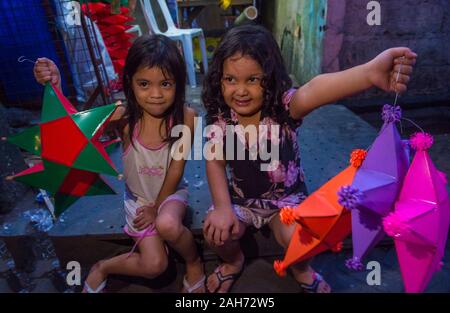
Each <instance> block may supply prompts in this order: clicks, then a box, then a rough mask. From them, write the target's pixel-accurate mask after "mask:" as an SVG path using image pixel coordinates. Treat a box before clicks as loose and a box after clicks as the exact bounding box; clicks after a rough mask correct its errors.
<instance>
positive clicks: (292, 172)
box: [207, 89, 307, 228]
mask: <svg viewBox="0 0 450 313" xmlns="http://www.w3.org/2000/svg"><path fill="white" fill-rule="evenodd" d="M295 90H296V89H290V90H288V91H286V92H285V94H284V95H283V104H284V107H285V112H284V113H285V114H287V119H286V120H287V122H286V123H284V124H283V125H280V128H279V134H278V136H273V135H272V134H270V129H271V128H270V125H277V124H276V123H275V121H274V120H273V119H272V118H270V117H268V116H266V117H261V121H260V125H267V126H269V127H268V128H267V129H268V131H264V132H262V133H261V131H260V134H259V142H258V145H260V144H264V143H263V142H264V141H266V144H267V145H269V146H270V140H272V141H275V142H272V144H274V145H277V146H279V161H277V160H272V162H271V163H270V164H271V169H273V170H271V171H262V170H261V164H263V163H265V164H267V163H268V162H267V161H262V160H261V158H260V156H259V155H257V156H256V158H253V159H251V158H249V157H248V156H249V154H250V150H251V149H250V148H249V147H248V142H247V144H246V147H245V148H246V149H245V150H246V157H245V159H244V160H236V155H235V158H233V160H228V159H227V165H228V170H229V171H228V174H229V175H228V176H229V191H230V195H231V201H232V203H233V210H234V211H235V213H236V215H237V216H238V218H239V219H240V220H241V221H243V222H245V223H246V224H250V225H253V226H255V227H257V228H260V227H262V226H263V225H265V224H267V223H268V222H269V221H270V219H271V218H272V217H273V216H274V215H275V214H276V213H278V211H279V210H280V209H281V208H283V207H286V206H291V207H292V206H296V205H298V204H299V203H300V202H302V201H303V200H304V199H305V198H306V195H307V190H306V185H305V177H304V172H303V169H302V167H301V163H300V151H299V146H298V143H297V133H296V130H297V129H298V128H299V127H300V125H301V122H302V120H294V119H292V118H291V117H290V116H289V103H290V100H291V98H292V96H293V94H294V93H295ZM214 124H215V125H216V126H219V127H220V128H221V129H222V131H223V134H225V126H226V125H229V124H231V125H237V124H238V123H237V118H236V113H234V112H231V118H229V119H224V118H222V117H218V118H217V121H216V122H215V123H214ZM207 137H208V139H209V140H216V141H217V140H224V138H223V137H222V138H217V136H216V134H215V133H214V131H213V132H210V133H208V134H207ZM234 139H235V142H237V140H240V141H241V142H245V138H244V135H243V134H241V133H240V132H239V131H238V130H237V131H235V138H234ZM223 142H225V140H224V141H223ZM235 151H237V150H236V149H235ZM256 151H257V150H256ZM224 153H226V152H224Z"/></svg>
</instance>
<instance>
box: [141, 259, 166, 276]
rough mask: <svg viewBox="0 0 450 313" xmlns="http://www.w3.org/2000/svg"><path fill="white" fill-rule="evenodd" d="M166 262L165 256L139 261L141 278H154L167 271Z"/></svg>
mask: <svg viewBox="0 0 450 313" xmlns="http://www.w3.org/2000/svg"><path fill="white" fill-rule="evenodd" d="M167 265H168V260H167V256H165V255H158V256H153V257H152V258H147V259H143V258H141V259H140V260H139V267H140V268H141V270H142V272H143V276H144V277H145V278H148V279H152V278H155V277H157V276H159V275H161V274H162V273H164V271H165V270H166V269H167Z"/></svg>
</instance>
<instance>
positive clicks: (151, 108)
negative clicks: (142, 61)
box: [132, 66, 176, 118]
mask: <svg viewBox="0 0 450 313" xmlns="http://www.w3.org/2000/svg"><path fill="white" fill-rule="evenodd" d="M132 88H133V92H134V96H135V98H136V101H137V103H138V104H139V106H140V107H141V108H142V110H144V112H146V113H148V114H150V115H152V116H154V117H158V118H159V117H162V116H164V113H165V112H166V111H167V110H168V109H169V108H170V106H171V105H172V104H173V103H174V101H175V91H176V85H175V80H174V79H173V77H171V76H168V75H167V73H166V75H165V73H163V71H162V70H161V69H160V68H159V67H156V66H154V67H151V68H149V67H140V68H138V70H137V71H136V73H135V74H134V75H133V79H132Z"/></svg>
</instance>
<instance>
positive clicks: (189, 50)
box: [140, 0, 208, 88]
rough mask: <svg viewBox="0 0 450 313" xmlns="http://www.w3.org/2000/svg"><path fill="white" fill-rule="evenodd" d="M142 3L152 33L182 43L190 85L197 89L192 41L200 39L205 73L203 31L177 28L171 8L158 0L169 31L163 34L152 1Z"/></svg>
mask: <svg viewBox="0 0 450 313" xmlns="http://www.w3.org/2000/svg"><path fill="white" fill-rule="evenodd" d="M140 2H141V7H142V11H143V13H144V17H145V21H146V22H147V25H148V28H149V30H150V32H152V33H154V34H161V35H165V36H167V37H169V38H170V39H172V40H177V41H180V42H181V45H182V46H183V54H184V60H185V62H186V67H187V73H188V78H189V84H190V85H191V87H192V88H194V87H196V86H197V80H196V78H195V67H194V49H193V44H192V40H193V38H194V37H199V40H200V50H201V52H202V63H203V69H204V72H205V73H206V72H207V71H208V59H207V56H206V42H205V36H204V35H203V30H202V29H201V28H190V29H184V28H182V29H180V28H177V27H176V26H175V24H174V23H173V20H172V16H171V15H170V12H169V8H168V7H167V3H166V0H157V2H158V4H159V7H160V8H161V11H162V13H163V16H164V20H165V22H166V25H167V31H165V32H162V31H161V30H160V29H159V26H158V23H157V21H156V17H155V13H154V12H155V11H154V10H153V8H152V4H151V3H150V0H140Z"/></svg>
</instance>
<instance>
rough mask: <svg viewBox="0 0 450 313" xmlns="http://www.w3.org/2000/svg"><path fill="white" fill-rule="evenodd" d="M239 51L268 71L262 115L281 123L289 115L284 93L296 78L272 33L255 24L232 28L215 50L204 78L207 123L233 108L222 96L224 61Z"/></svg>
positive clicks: (227, 115) (263, 84)
mask: <svg viewBox="0 0 450 313" xmlns="http://www.w3.org/2000/svg"><path fill="white" fill-rule="evenodd" d="M235 53H241V54H242V55H248V56H250V57H252V58H253V59H254V60H256V61H257V62H258V63H259V64H260V65H261V67H262V69H263V71H264V78H263V79H262V82H261V85H262V87H263V89H264V100H263V106H262V116H270V117H272V118H273V119H274V120H275V121H276V122H278V123H280V124H281V123H283V122H285V121H286V118H287V115H286V111H285V109H284V108H283V103H282V96H283V93H284V92H285V91H287V90H288V89H289V88H290V87H291V86H292V80H291V79H290V77H289V75H288V73H287V71H286V67H285V66H284V62H283V58H282V56H281V52H280V49H279V48H278V44H277V42H276V41H275V39H274V38H273V36H272V34H271V33H270V32H269V31H268V30H267V29H265V28H264V27H262V26H259V25H252V24H251V25H243V26H238V27H234V28H232V29H230V30H229V31H228V32H227V33H226V34H225V36H224V37H223V38H222V40H221V41H220V43H219V46H218V47H217V49H216V51H215V52H214V55H213V59H212V63H211V65H210V67H209V70H208V73H207V74H206V77H205V80H204V81H203V92H202V100H203V104H204V106H205V108H206V111H207V114H206V119H207V123H209V124H211V123H214V121H215V119H216V118H217V116H218V115H219V114H220V113H222V114H224V116H225V117H230V109H229V107H228V106H227V105H226V103H225V101H224V99H223V96H222V90H221V83H222V75H223V63H224V61H225V59H227V58H229V57H231V56H233V55H234V54H235Z"/></svg>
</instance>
